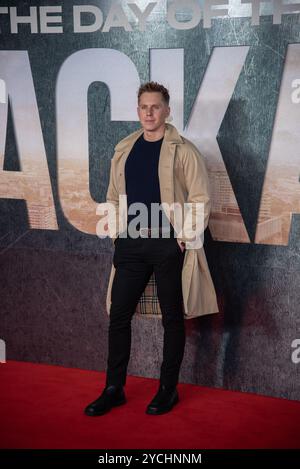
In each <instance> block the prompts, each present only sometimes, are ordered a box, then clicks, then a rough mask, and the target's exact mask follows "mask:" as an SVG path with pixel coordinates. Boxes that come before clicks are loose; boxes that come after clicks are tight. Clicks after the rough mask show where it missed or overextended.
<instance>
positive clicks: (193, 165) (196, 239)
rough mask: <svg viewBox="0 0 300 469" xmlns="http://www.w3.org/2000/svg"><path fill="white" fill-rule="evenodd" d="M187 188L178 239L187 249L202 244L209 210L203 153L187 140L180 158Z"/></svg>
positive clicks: (209, 195)
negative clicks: (181, 226)
mask: <svg viewBox="0 0 300 469" xmlns="http://www.w3.org/2000/svg"><path fill="white" fill-rule="evenodd" d="M182 165H183V172H184V177H185V183H186V188H187V198H186V204H187V205H186V207H185V208H186V209H185V210H184V212H183V229H182V232H181V233H179V236H178V240H180V241H184V242H185V243H186V248H187V249H198V248H200V247H202V246H203V240H204V230H205V229H206V227H207V225H208V219H209V215H210V211H211V188H210V183H209V177H208V171H207V167H206V163H205V159H204V157H203V155H202V154H201V153H200V152H199V151H198V149H197V148H196V147H195V146H194V145H193V144H192V143H191V142H188V144H187V148H186V150H185V152H184V155H183V158H182Z"/></svg>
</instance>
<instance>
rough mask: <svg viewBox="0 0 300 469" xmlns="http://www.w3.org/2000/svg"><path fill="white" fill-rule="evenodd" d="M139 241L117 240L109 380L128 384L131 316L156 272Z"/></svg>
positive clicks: (117, 383)
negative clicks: (143, 253)
mask: <svg viewBox="0 0 300 469" xmlns="http://www.w3.org/2000/svg"><path fill="white" fill-rule="evenodd" d="M140 242H141V240H140V239H137V240H135V239H130V238H127V239H126V238H124V239H118V240H117V241H116V243H117V244H116V247H115V254H114V261H113V262H114V266H115V268H116V271H115V275H114V279H113V284H112V291H111V301H112V303H111V308H110V315H109V316H110V317H109V333H108V360H107V373H106V384H115V385H123V386H124V385H125V384H126V373H127V366H128V362H129V358H130V349H131V320H132V316H133V314H134V312H135V309H136V307H137V304H138V301H139V299H140V297H141V295H142V293H143V291H144V290H145V287H146V285H147V283H148V281H149V279H150V276H151V274H152V272H153V269H152V267H151V265H149V264H146V263H145V262H144V261H143V258H142V253H141V243H140Z"/></svg>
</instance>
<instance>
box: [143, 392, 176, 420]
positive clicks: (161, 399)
mask: <svg viewBox="0 0 300 469" xmlns="http://www.w3.org/2000/svg"><path fill="white" fill-rule="evenodd" d="M178 400H179V398H178V392H177V389H176V386H173V387H169V388H167V387H166V386H165V385H164V384H160V386H159V389H158V392H157V393H156V395H155V396H154V398H153V399H152V401H151V402H150V404H149V405H148V406H147V409H146V414H151V415H160V414H164V413H166V412H169V411H170V410H171V409H172V408H173V406H174V405H175V404H177V402H178Z"/></svg>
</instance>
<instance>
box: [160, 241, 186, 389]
mask: <svg viewBox="0 0 300 469" xmlns="http://www.w3.org/2000/svg"><path fill="white" fill-rule="evenodd" d="M159 242H160V243H161V246H162V247H163V251H162V252H161V255H160V257H159V258H158V259H156V262H155V264H154V273H155V279H156V284H157V294H158V299H159V303H160V309H161V312H162V325H163V328H164V343H163V361H162V365H161V369H160V382H161V383H162V384H165V385H166V386H175V385H176V384H177V383H178V378H179V372H180V366H181V363H182V360H183V356H184V348H185V319H184V311H183V296H182V280H181V275H182V266H183V261H184V252H181V250H180V247H179V245H178V243H177V241H176V239H174V238H170V239H161V240H159Z"/></svg>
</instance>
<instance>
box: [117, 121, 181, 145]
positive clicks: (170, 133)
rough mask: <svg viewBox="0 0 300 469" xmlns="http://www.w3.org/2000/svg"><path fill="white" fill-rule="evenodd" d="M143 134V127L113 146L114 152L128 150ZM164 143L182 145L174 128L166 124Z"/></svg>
mask: <svg viewBox="0 0 300 469" xmlns="http://www.w3.org/2000/svg"><path fill="white" fill-rule="evenodd" d="M143 132H144V129H143V127H141V128H139V129H138V130H136V131H135V132H133V133H131V134H130V135H128V136H127V137H125V138H123V139H122V140H120V142H119V143H118V144H117V145H116V146H115V150H116V151H125V150H127V149H128V148H130V147H131V146H132V145H133V143H134V142H135V141H136V140H137V139H138V138H139V136H140V135H141V134H142V133H143ZM164 142H165V143H170V144H174V143H175V144H179V143H184V141H183V139H182V137H181V136H180V135H179V133H178V131H177V129H176V127H174V125H172V124H169V123H166V128H165V134H164Z"/></svg>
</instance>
